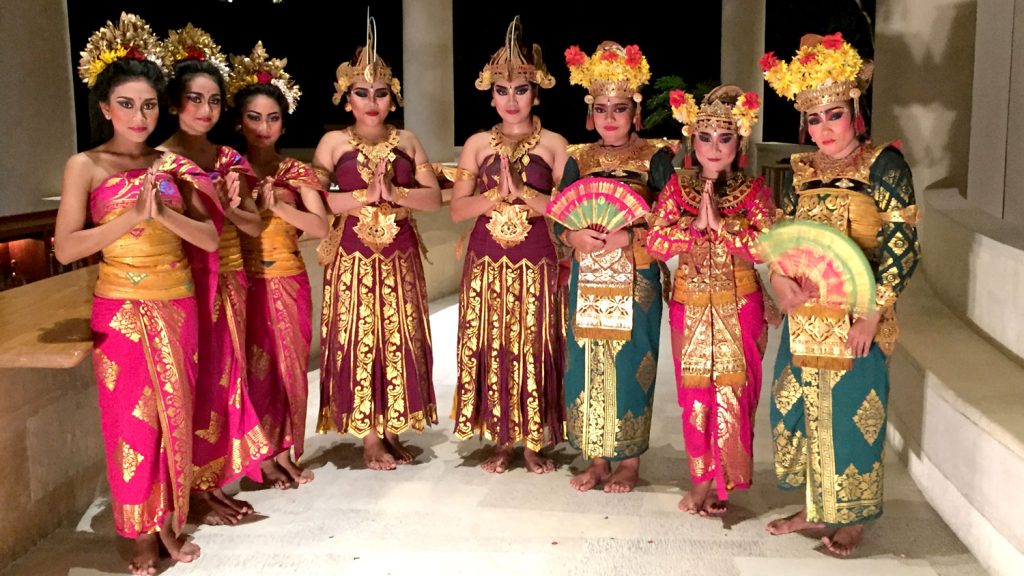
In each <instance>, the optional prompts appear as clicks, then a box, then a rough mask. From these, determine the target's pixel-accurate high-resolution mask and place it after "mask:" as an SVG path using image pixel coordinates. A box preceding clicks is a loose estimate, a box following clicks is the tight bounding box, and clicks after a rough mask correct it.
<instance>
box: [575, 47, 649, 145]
mask: <svg viewBox="0 0 1024 576" xmlns="http://www.w3.org/2000/svg"><path fill="white" fill-rule="evenodd" d="M565 63H566V64H567V65H568V66H569V83H570V84H576V85H579V86H583V87H584V88H586V89H587V92H589V94H587V95H586V97H584V99H583V100H584V101H585V102H586V103H587V106H588V109H589V113H588V115H587V128H592V127H593V122H594V114H593V111H594V98H596V97H597V96H612V97H622V98H632V99H633V101H634V102H636V114H635V116H634V117H633V124H634V125H635V126H636V128H637V129H638V130H639V129H640V101H641V100H643V96H642V95H641V94H640V90H641V89H642V88H643V87H644V86H645V85H646V84H647V83H648V82H650V80H651V68H650V66H648V64H647V58H646V57H644V55H643V53H642V52H640V47H639V46H637V45H636V44H631V45H629V46H626V47H625V48H623V47H622V45H621V44H619V43H617V42H610V41H605V42H602V43H601V45H600V46H598V47H597V50H596V51H595V52H594V53H593V54H592V55H590V56H587V55H586V54H585V53H584V52H583V51H582V50H580V47H579V46H570V47H569V48H568V49H567V50H566V51H565Z"/></svg>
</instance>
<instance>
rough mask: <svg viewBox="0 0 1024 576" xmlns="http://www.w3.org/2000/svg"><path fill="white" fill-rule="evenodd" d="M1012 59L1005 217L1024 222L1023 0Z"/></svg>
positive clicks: (979, 88) (1018, 3)
mask: <svg viewBox="0 0 1024 576" xmlns="http://www.w3.org/2000/svg"><path fill="white" fill-rule="evenodd" d="M1011 60H1012V62H1011V68H1010V71H1009V76H1010V101H1009V106H1008V109H1009V116H1010V117H1009V119H1008V122H1007V126H1006V130H1007V132H1006V133H1007V139H1006V182H1005V187H1004V191H1005V192H1004V199H1003V219H1004V220H1007V221H1009V222H1012V223H1014V224H1017V225H1018V226H1024V163H1022V162H1021V159H1022V158H1024V0H1016V1H1015V2H1014V11H1013V48H1012V54H1011ZM975 82H977V80H975ZM975 86H976V87H977V89H976V92H982V91H984V90H986V89H987V88H985V87H984V85H981V84H977V83H975Z"/></svg>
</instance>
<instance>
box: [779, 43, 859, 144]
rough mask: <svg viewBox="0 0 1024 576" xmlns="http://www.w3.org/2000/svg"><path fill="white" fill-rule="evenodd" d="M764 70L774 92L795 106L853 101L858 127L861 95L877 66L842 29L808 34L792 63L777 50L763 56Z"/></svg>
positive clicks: (803, 111) (799, 108)
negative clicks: (862, 56)
mask: <svg viewBox="0 0 1024 576" xmlns="http://www.w3.org/2000/svg"><path fill="white" fill-rule="evenodd" d="M760 64H761V70H762V71H763V72H764V78H765V80H767V81H768V85H769V86H771V87H772V89H773V90H775V92H777V93H778V94H779V96H782V97H783V98H786V99H787V100H792V101H794V102H795V105H796V109H797V110H799V111H800V112H802V113H804V114H806V112H807V111H808V110H811V109H812V108H816V107H818V106H823V105H825V104H833V103H837V102H845V101H847V100H853V109H854V116H855V117H856V118H857V122H858V126H859V128H858V129H859V130H860V131H863V130H862V128H860V126H862V124H863V118H862V117H861V115H860V102H859V100H860V95H861V94H862V93H863V91H864V90H865V89H866V88H867V86H868V84H869V83H870V82H871V73H872V72H873V70H874V65H873V64H872V63H871V61H865V60H864V59H862V58H861V57H860V54H858V53H857V50H855V49H854V48H853V46H851V45H850V44H849V43H848V42H846V41H845V40H843V35H842V33H840V32H836V33H835V34H829V35H828V36H819V35H817V34H805V35H804V36H803V38H801V39H800V49H799V50H797V53H796V55H795V56H794V57H793V59H792V60H791V61H789V62H786V61H784V60H779V59H778V58H777V57H776V56H775V53H774V52H768V53H767V54H765V55H764V56H762V57H761V62H760Z"/></svg>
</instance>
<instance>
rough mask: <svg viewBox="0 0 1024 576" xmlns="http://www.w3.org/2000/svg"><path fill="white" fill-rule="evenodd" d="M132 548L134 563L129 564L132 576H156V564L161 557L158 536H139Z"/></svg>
mask: <svg viewBox="0 0 1024 576" xmlns="http://www.w3.org/2000/svg"><path fill="white" fill-rule="evenodd" d="M132 548H133V551H132V561H131V562H129V563H128V569H129V570H131V572H132V574H134V575H135V576H150V575H152V574H156V562H157V560H158V559H159V557H160V549H159V547H158V546H157V535H156V534H143V535H141V536H139V537H138V538H136V539H135V541H134V543H133V544H132Z"/></svg>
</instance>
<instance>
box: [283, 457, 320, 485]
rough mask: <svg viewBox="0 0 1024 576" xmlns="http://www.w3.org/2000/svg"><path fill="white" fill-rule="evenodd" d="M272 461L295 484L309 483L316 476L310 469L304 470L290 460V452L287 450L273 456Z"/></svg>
mask: <svg viewBox="0 0 1024 576" xmlns="http://www.w3.org/2000/svg"><path fill="white" fill-rule="evenodd" d="M274 461H275V462H277V465H278V466H280V467H281V469H283V470H284V471H285V472H287V473H288V477H289V478H291V479H292V482H294V483H296V484H309V483H310V482H312V481H313V478H315V477H316V476H315V475H314V474H313V471H312V470H306V469H305V468H303V467H302V466H299V465H298V464H296V463H295V462H292V458H291V454H290V453H289V451H288V450H285V451H284V452H281V453H280V454H278V455H277V456H274Z"/></svg>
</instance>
